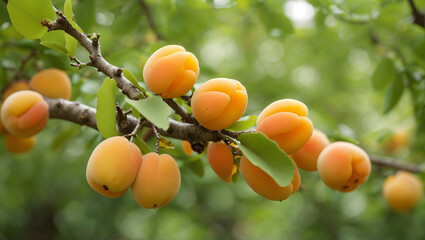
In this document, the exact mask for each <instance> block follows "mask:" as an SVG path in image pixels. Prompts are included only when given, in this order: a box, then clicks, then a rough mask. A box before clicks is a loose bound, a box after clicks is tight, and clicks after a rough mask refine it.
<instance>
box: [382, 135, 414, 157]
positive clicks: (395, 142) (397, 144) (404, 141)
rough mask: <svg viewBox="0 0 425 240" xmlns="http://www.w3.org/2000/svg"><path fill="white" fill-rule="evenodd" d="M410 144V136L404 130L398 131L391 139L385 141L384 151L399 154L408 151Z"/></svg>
mask: <svg viewBox="0 0 425 240" xmlns="http://www.w3.org/2000/svg"><path fill="white" fill-rule="evenodd" d="M409 142H410V134H409V133H408V131H406V130H403V129H398V130H396V131H395V132H394V133H393V134H392V135H391V137H390V138H389V139H387V140H386V141H384V143H383V144H384V149H385V150H386V151H387V152H388V153H390V154H399V153H402V152H403V151H404V150H406V149H407V147H408V146H409Z"/></svg>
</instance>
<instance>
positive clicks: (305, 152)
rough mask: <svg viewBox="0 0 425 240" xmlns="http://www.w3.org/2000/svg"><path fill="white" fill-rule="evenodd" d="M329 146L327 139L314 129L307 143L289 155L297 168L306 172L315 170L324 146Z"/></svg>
mask: <svg viewBox="0 0 425 240" xmlns="http://www.w3.org/2000/svg"><path fill="white" fill-rule="evenodd" d="M329 144H330V142H329V139H328V137H327V136H326V134H324V133H323V132H322V131H320V130H317V129H314V130H313V135H311V137H310V139H309V140H308V142H307V143H306V144H305V145H304V146H303V147H302V148H301V149H299V150H298V151H296V152H295V153H293V154H291V158H292V160H294V161H295V162H296V163H297V166H298V167H299V168H301V169H303V170H306V171H316V170H317V158H318V157H319V155H320V153H321V152H322V150H323V149H325V147H326V146H328V145H329Z"/></svg>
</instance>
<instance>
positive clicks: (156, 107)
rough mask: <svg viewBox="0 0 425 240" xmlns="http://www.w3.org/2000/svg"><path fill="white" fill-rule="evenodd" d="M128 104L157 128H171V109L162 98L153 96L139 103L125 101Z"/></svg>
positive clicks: (129, 100)
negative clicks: (169, 118) (169, 119)
mask: <svg viewBox="0 0 425 240" xmlns="http://www.w3.org/2000/svg"><path fill="white" fill-rule="evenodd" d="M125 100H126V101H127V103H128V104H130V105H131V106H133V107H135V108H136V109H137V111H139V112H140V114H142V115H143V116H144V117H145V118H146V119H147V120H149V121H150V122H151V123H153V124H155V126H157V127H159V128H162V129H163V130H167V129H168V127H169V126H170V122H169V121H168V117H169V116H170V115H171V112H172V111H171V108H170V107H169V106H168V105H167V104H166V103H165V102H164V101H163V100H162V98H161V97H160V96H153V97H149V98H146V99H140V100H138V101H135V100H131V99H128V98H126V99H125Z"/></svg>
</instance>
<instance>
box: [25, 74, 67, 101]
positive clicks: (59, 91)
mask: <svg viewBox="0 0 425 240" xmlns="http://www.w3.org/2000/svg"><path fill="white" fill-rule="evenodd" d="M30 87H31V89H32V90H34V91H37V92H39V93H41V94H42V95H44V96H46V97H49V98H63V99H66V100H69V99H71V91H72V87H71V81H70V80H69V77H68V75H67V74H66V73H65V72H64V71H62V70H60V69H57V68H49V69H45V70H43V71H40V72H38V73H37V74H35V75H34V76H33V77H32V78H31V80H30Z"/></svg>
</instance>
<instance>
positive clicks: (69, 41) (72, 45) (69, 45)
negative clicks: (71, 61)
mask: <svg viewBox="0 0 425 240" xmlns="http://www.w3.org/2000/svg"><path fill="white" fill-rule="evenodd" d="M63 8H64V14H65V17H66V18H67V19H68V21H69V22H70V23H71V25H72V26H73V27H74V28H75V26H76V25H77V24H75V23H74V20H73V13H72V2H71V0H66V1H65V5H64V7H63ZM65 41H66V44H65V47H66V49H67V50H68V54H69V56H71V57H73V56H74V55H75V51H76V50H77V45H78V42H77V40H76V39H75V38H73V37H72V36H70V35H69V34H66V35H65Z"/></svg>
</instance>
